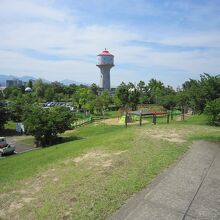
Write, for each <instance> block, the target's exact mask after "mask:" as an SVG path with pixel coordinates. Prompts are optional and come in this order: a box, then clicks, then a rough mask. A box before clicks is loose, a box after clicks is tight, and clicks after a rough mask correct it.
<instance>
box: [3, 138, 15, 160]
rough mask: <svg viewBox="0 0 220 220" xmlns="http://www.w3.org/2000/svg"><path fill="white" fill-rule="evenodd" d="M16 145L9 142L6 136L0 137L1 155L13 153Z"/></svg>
mask: <svg viewBox="0 0 220 220" xmlns="http://www.w3.org/2000/svg"><path fill="white" fill-rule="evenodd" d="M14 152H15V146H14V145H11V144H8V143H7V141H6V138H5V137H0V156H2V155H8V154H13V153H14Z"/></svg>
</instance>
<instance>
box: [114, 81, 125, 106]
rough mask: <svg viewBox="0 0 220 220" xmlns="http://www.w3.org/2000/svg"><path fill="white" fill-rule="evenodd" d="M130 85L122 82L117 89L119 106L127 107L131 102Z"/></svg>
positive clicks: (116, 98)
mask: <svg viewBox="0 0 220 220" xmlns="http://www.w3.org/2000/svg"><path fill="white" fill-rule="evenodd" d="M128 89H129V88H128V86H127V85H126V84H125V83H124V82H122V83H121V84H120V85H119V87H118V88H117V90H116V94H115V96H116V97H115V98H114V101H115V104H116V105H118V106H122V107H126V106H127V105H128V103H129V91H128Z"/></svg>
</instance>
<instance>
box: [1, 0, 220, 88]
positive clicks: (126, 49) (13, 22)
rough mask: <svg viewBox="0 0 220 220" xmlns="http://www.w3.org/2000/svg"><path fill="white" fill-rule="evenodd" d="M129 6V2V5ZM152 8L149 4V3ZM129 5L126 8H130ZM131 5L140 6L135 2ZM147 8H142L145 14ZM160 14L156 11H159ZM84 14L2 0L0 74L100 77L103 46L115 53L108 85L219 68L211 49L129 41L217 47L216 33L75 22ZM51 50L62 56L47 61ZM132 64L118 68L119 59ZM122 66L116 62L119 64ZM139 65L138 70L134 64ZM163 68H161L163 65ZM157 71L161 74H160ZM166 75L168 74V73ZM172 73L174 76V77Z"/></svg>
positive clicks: (84, 79)
mask: <svg viewBox="0 0 220 220" xmlns="http://www.w3.org/2000/svg"><path fill="white" fill-rule="evenodd" d="M130 6H131V5H130ZM149 7H150V6H149ZM130 9H131V8H130V7H127V10H128V13H130V12H129V11H131V10H130ZM135 10H139V11H141V8H140V5H139V4H137V5H136V7H135ZM144 10H145V9H143V13H145V12H144ZM158 13H159V12H158ZM80 19H82V18H81V17H80V16H79V12H77V13H75V11H74V8H73V9H69V8H67V7H62V8H58V7H57V6H56V4H55V1H52V0H51V1H46V3H45V1H43V0H39V1H37V0H36V1H27V0H26V1H25V0H21V1H16V0H2V1H1V4H0V20H1V21H0V32H1V35H0V73H5V74H7V73H10V74H13V73H14V74H18V75H23V74H30V75H31V74H35V76H37V77H42V78H46V79H50V80H61V79H64V78H69V79H73V80H76V81H82V82H86V83H91V82H94V81H95V82H96V83H98V82H99V69H98V68H97V67H96V66H95V62H96V55H97V53H99V52H100V50H102V49H104V48H105V47H106V48H107V49H109V50H110V52H112V53H113V54H114V55H115V63H116V67H114V69H112V84H113V85H117V84H119V83H120V82H121V81H136V82H137V81H139V80H142V79H143V77H146V78H147V76H145V75H143V73H141V72H140V71H143V70H144V73H148V72H149V71H155V72H156V71H161V74H164V72H166V71H167V72H168V73H169V71H170V72H172V74H173V72H174V71H175V70H177V74H178V70H179V72H181V73H183V72H186V73H189V72H190V73H192V74H200V73H202V72H205V71H206V72H214V73H215V72H217V71H219V69H220V64H218V63H219V62H218V60H219V57H220V53H218V52H216V51H215V50H214V49H213V50H210V51H204V52H201V51H184V52H171V51H163V52H160V51H158V50H154V49H152V48H148V47H146V46H145V47H144V46H134V45H131V44H129V42H130V41H132V40H140V41H152V42H154V41H156V42H159V43H165V44H169V45H178V46H203V47H213V48H215V47H220V39H219V37H218V36H219V32H218V31H212V32H205V31H204V32H201V31H200V32H199V33H198V32H197V33H194V32H186V33H181V32H179V31H177V32H175V31H174V32H172V33H165V34H160V33H158V32H153V33H148V32H147V31H148V30H138V31H136V32H134V31H133V30H132V29H130V27H129V26H127V25H126V24H125V25H114V24H112V25H103V24H98V23H97V24H89V25H86V26H81V25H79V23H80V22H79V21H80ZM25 49H32V50H34V51H37V52H39V53H41V54H45V56H43V57H42V58H40V57H39V56H38V57H36V58H34V55H33V56H32V57H30V56H29V55H28V54H25ZM47 55H48V56H50V55H54V56H58V57H61V58H62V57H63V59H60V60H59V61H57V60H50V59H45V57H46V56H47ZM126 63H127V64H129V66H132V65H133V66H134V68H131V69H129V68H127V69H126V68H118V67H117V64H126ZM119 66H120V65H119ZM135 67H137V69H135ZM162 68H163V71H162V70H161V69H162ZM159 74H160V73H159ZM168 77H169V75H168ZM172 77H173V76H172Z"/></svg>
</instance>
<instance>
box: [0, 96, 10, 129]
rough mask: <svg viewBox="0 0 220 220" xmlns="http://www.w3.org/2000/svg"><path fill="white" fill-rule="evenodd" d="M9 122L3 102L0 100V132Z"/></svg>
mask: <svg viewBox="0 0 220 220" xmlns="http://www.w3.org/2000/svg"><path fill="white" fill-rule="evenodd" d="M8 120H9V112H8V110H7V108H6V104H5V102H4V101H1V100H0V131H2V130H3V129H4V125H5V124H6V123H7V121H8Z"/></svg>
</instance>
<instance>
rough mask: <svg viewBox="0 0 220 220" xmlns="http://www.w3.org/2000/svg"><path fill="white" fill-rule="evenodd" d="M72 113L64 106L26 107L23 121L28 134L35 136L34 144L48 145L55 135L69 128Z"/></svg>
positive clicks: (54, 139)
mask: <svg viewBox="0 0 220 220" xmlns="http://www.w3.org/2000/svg"><path fill="white" fill-rule="evenodd" d="M71 122H72V114H71V113H70V112H69V111H68V110H67V109H66V108H65V107H54V108H42V107H40V106H31V107H29V108H27V109H26V111H25V112H24V116H23V123H24V126H25V130H26V132H27V133H28V134H30V135H33V136H34V138H35V143H36V146H37V147H39V146H48V145H51V144H53V143H54V142H55V141H57V135H58V134H61V133H63V132H64V131H66V130H67V129H69V128H70V126H71Z"/></svg>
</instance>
